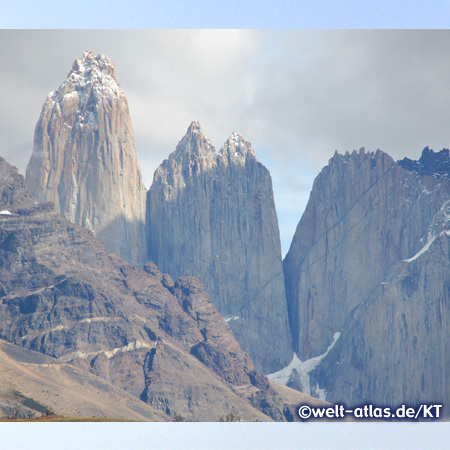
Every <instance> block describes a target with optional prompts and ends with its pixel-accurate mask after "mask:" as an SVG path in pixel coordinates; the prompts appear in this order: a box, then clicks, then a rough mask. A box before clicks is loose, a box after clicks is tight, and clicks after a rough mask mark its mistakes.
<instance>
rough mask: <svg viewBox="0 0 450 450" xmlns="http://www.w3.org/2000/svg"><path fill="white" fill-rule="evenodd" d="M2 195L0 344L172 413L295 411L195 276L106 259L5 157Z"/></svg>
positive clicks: (246, 415)
mask: <svg viewBox="0 0 450 450" xmlns="http://www.w3.org/2000/svg"><path fill="white" fill-rule="evenodd" d="M0 193H1V198H2V203H1V204H0V210H1V211H2V214H0V280H1V281H0V339H4V340H6V341H8V342H10V343H14V344H16V345H18V346H21V347H24V348H26V349H29V350H33V351H37V352H40V353H43V354H45V355H48V356H50V357H52V358H55V362H56V363H58V364H66V363H70V364H71V365H74V366H77V368H78V369H81V370H85V371H87V372H90V373H91V374H94V375H97V376H99V377H101V378H102V379H104V380H105V381H106V382H108V383H110V384H112V385H114V386H115V387H117V388H120V389H122V390H124V391H126V392H127V393H128V394H131V395H133V396H135V397H136V398H138V399H140V400H142V401H144V402H146V403H148V404H149V405H151V406H152V407H153V408H154V409H156V410H158V411H159V413H160V415H161V417H166V418H167V419H169V418H173V417H175V416H176V415H181V416H182V417H184V418H185V419H190V420H218V418H219V417H221V416H223V415H224V414H226V413H227V412H230V411H233V412H235V414H237V415H239V416H240V417H241V418H242V419H244V420H255V419H256V420H270V419H269V416H270V417H271V418H273V419H276V420H286V417H292V414H293V410H294V405H293V403H292V402H291V401H290V400H289V398H288V397H289V396H288V395H286V393H285V392H283V391H281V393H278V392H277V390H276V386H275V385H273V384H271V383H270V382H269V381H268V380H267V378H265V377H264V375H262V374H261V373H259V372H257V371H255V368H254V366H253V363H252V361H251V360H250V358H249V357H248V355H246V354H245V353H244V352H243V351H242V350H241V349H240V346H239V344H238V343H237V342H236V340H235V339H234V336H233V333H232V331H231V330H230V328H229V327H228V325H227V324H226V323H225V321H224V320H223V318H222V317H221V316H220V315H219V313H218V312H217V310H216V308H215V307H214V306H213V305H212V303H211V302H210V300H209V297H208V296H207V295H206V293H205V290H204V287H203V285H202V284H201V283H200V281H199V280H198V279H195V278H192V277H184V278H180V279H178V280H177V281H175V282H174V281H173V280H172V279H171V278H170V277H169V276H168V275H165V274H163V273H161V272H160V271H159V269H158V268H157V267H156V266H155V265H154V264H146V265H145V270H144V271H141V270H138V269H136V267H135V266H133V265H131V264H129V263H126V262H124V261H123V260H121V259H120V258H118V257H117V256H115V255H110V254H108V253H107V252H106V251H105V249H104V246H103V245H102V243H101V242H100V241H98V240H97V239H95V238H94V237H93V235H92V233H91V232H90V231H89V230H87V229H85V228H82V227H79V226H77V225H74V224H72V223H70V222H68V221H67V220H66V219H65V218H64V217H62V216H61V215H59V214H56V213H55V212H54V211H53V210H52V208H53V204H51V203H44V204H42V203H39V202H36V201H35V200H34V199H33V198H32V197H31V196H30V194H29V193H27V191H26V190H25V183H24V179H23V177H21V176H20V175H18V174H17V170H16V169H14V168H12V167H11V166H9V165H8V164H7V163H6V162H5V161H4V160H0ZM5 193H7V194H5ZM274 386H275V387H274ZM255 407H257V408H258V409H259V410H258V409H255ZM261 411H264V413H263V412H261Z"/></svg>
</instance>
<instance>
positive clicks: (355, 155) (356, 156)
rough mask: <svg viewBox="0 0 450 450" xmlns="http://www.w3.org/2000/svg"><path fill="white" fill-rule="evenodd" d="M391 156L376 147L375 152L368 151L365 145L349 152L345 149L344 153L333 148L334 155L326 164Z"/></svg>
mask: <svg viewBox="0 0 450 450" xmlns="http://www.w3.org/2000/svg"><path fill="white" fill-rule="evenodd" d="M385 157H388V158H391V157H390V156H389V155H388V154H387V153H385V152H383V151H382V150H380V149H377V151H376V152H370V151H369V152H368V151H366V148H365V147H361V148H360V149H359V150H358V151H357V150H353V151H352V152H351V153H350V152H349V151H348V150H347V151H346V152H345V153H344V154H341V153H339V150H335V152H334V155H333V156H332V157H331V158H330V160H329V161H328V164H329V165H331V164H334V163H337V162H344V163H347V162H349V161H354V160H358V161H362V160H365V159H377V158H385ZM391 159H392V158H391Z"/></svg>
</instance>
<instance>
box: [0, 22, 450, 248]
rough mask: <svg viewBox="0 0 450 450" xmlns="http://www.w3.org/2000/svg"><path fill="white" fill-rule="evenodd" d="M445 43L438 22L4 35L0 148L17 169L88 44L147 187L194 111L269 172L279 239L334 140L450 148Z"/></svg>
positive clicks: (405, 150)
mask: <svg viewBox="0 0 450 450" xmlns="http://www.w3.org/2000/svg"><path fill="white" fill-rule="evenodd" d="M449 38H450V31H448V30H441V31H430V30H414V31H367V30H362V31H352V30H337V31H333V30H331V31H321V30H318V31H314V30H287V31H270V30H100V31H98V30H92V31H91V30H66V31H12V30H11V31H5V30H3V31H0V44H1V45H0V96H1V98H2V106H1V108H0V133H1V136H2V150H1V151H0V154H1V155H2V156H5V157H6V158H7V159H8V160H10V162H11V163H13V164H16V165H18V166H19V169H20V170H21V172H22V173H24V171H25V165H26V161H27V160H28V159H29V157H30V155H31V142H32V139H33V132H34V125H35V123H36V121H37V119H38V116H39V113H40V110H41V107H42V104H43V102H44V100H45V98H46V95H47V93H48V92H49V91H52V90H54V89H56V88H57V87H58V86H59V85H60V84H61V83H62V81H63V80H64V79H65V77H66V76H67V73H68V72H69V70H70V68H71V66H72V63H73V61H74V59H75V58H78V57H80V56H81V54H82V53H83V51H84V50H86V49H92V50H94V51H95V52H97V53H103V54H106V55H108V56H109V57H110V58H111V59H112V60H113V61H114V62H115V64H116V67H117V73H118V77H119V81H120V83H121V87H122V88H123V90H124V91H125V94H126V95H127V97H128V101H129V105H130V112H131V117H132V122H133V127H134V131H135V139H136V147H137V152H138V160H139V162H140V165H141V167H142V172H143V176H144V182H145V184H146V186H147V187H148V186H149V185H150V183H151V180H152V177H153V171H154V170H155V169H156V167H157V166H158V165H159V164H160V163H161V162H162V160H163V159H164V158H167V156H168V155H169V154H170V153H171V152H172V151H173V150H174V149H175V147H176V145H177V143H178V141H179V140H180V139H181V138H182V136H183V135H184V133H185V131H186V129H187V127H188V126H189V123H190V122H191V121H192V120H199V121H200V123H201V124H202V128H203V131H204V132H205V134H206V135H207V136H208V137H209V138H210V139H211V141H212V144H213V145H214V146H215V147H216V148H220V147H221V145H222V144H223V143H224V142H225V140H226V139H227V138H228V136H229V135H230V133H231V132H232V131H237V132H240V133H242V134H243V135H244V137H245V138H246V139H247V140H249V141H251V142H252V144H253V146H254V148H255V150H256V154H257V157H258V158H259V159H260V160H261V161H262V162H263V163H265V164H266V166H267V167H268V168H269V170H270V171H271V173H272V178H273V180H274V191H275V198H276V202H277V205H278V207H279V209H280V228H281V230H282V234H283V236H285V237H284V239H285V241H287V240H288V237H287V236H289V235H292V234H293V229H292V228H294V226H293V225H286V224H288V223H290V224H294V223H296V222H298V220H299V219H300V215H301V212H302V210H303V209H304V206H305V204H306V201H307V198H308V195H309V191H310V188H311V183H312V179H313V178H314V176H315V175H317V173H318V172H319V171H320V169H321V168H322V167H323V166H324V165H325V164H327V162H328V159H329V158H330V157H331V156H332V155H333V153H334V150H335V149H338V150H339V151H340V152H345V151H346V150H349V151H351V150H353V149H359V148H360V147H362V146H365V147H366V149H367V150H370V151H375V150H376V149H377V148H380V149H381V150H383V151H386V152H387V153H389V154H390V155H391V156H393V157H394V158H396V159H399V158H403V157H404V156H409V157H411V158H417V157H418V156H419V155H420V152H421V150H422V148H424V147H425V146H427V145H428V146H430V147H432V148H434V149H435V150H440V149H441V148H443V147H449V146H450V128H449V127H448V123H450V120H449V119H450V117H449V116H450V108H449V107H448V106H449V104H450V83H449V82H448V80H449V79H450V64H449V63H448V57H447V56H448V54H450V39H449ZM296 179H298V180H300V181H299V182H296V181H295V180H296ZM295 199H298V201H297V202H296V201H295ZM283 247H284V250H286V247H287V244H286V243H284V244H283Z"/></svg>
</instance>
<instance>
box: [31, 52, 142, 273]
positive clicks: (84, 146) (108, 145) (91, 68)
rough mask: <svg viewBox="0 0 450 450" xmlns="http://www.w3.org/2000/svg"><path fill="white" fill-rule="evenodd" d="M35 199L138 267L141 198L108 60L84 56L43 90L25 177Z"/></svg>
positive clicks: (127, 123)
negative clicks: (54, 87)
mask: <svg viewBox="0 0 450 450" xmlns="http://www.w3.org/2000/svg"><path fill="white" fill-rule="evenodd" d="M26 184H27V188H28V189H29V190H30V191H31V193H32V194H33V195H34V196H35V197H37V198H38V199H39V200H40V201H52V202H54V203H55V209H56V211H57V212H59V213H61V214H63V215H64V216H65V217H66V218H67V219H68V220H70V221H71V222H73V223H76V224H78V225H82V226H84V227H86V228H88V229H90V230H92V231H93V232H94V235H95V236H96V237H98V238H99V239H100V240H101V241H102V242H103V243H104V244H105V247H106V249H107V250H108V251H110V252H112V253H116V254H118V255H119V256H121V257H122V258H124V259H126V260H128V261H130V262H132V263H134V264H138V265H142V264H143V263H144V261H145V247H146V244H145V225H144V222H145V194H146V190H145V187H144V185H143V183H142V180H141V174H140V169H139V167H138V164H137V161H136V151H135V146H134V134H133V129H132V126H131V120H130V114H129V110H128V103H127V99H126V97H125V94H124V93H123V91H122V90H121V88H120V86H119V82H118V79H117V75H116V69H115V66H114V64H113V62H112V61H111V60H110V59H109V58H107V57H106V56H103V55H97V56H95V55H94V53H93V52H85V53H84V54H83V56H82V58H80V59H77V60H76V61H75V62H74V64H73V67H72V70H71V71H70V73H69V75H68V76H67V79H66V80H65V81H64V82H63V83H62V84H61V86H60V87H59V88H58V89H57V90H56V91H54V92H51V93H50V94H49V95H48V97H47V100H46V101H45V104H44V106H43V108H42V112H41V115H40V117H39V120H38V122H37V125H36V129H35V136H34V147H33V154H32V157H31V160H30V162H29V164H28V167H27V174H26Z"/></svg>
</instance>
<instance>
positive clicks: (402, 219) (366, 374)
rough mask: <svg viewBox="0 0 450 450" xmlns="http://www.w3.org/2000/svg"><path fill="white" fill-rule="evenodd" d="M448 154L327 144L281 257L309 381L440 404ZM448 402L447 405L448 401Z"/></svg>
mask: <svg viewBox="0 0 450 450" xmlns="http://www.w3.org/2000/svg"><path fill="white" fill-rule="evenodd" d="M449 167H450V158H449V151H448V150H446V149H444V150H442V151H441V152H439V153H434V152H433V151H431V150H429V149H428V148H426V149H425V150H424V151H423V154H422V157H421V158H420V160H419V161H411V160H409V159H405V160H402V161H398V162H395V161H394V160H393V159H392V158H391V157H390V156H388V155H387V154H385V153H383V152H381V151H377V152H376V153H366V152H365V151H364V149H361V150H360V151H359V152H353V153H352V154H349V153H347V154H345V155H339V154H335V155H334V156H333V158H332V159H331V160H330V162H329V164H328V166H327V167H325V168H324V169H323V170H322V172H321V173H320V174H319V176H318V177H317V178H316V180H315V182H314V186H313V189H312V193H311V197H310V200H309V202H308V205H307V207H306V211H305V213H304V214H303V217H302V219H301V221H300V223H299V225H298V227H297V230H296V233H295V236H294V239H293V242H292V245H291V248H290V250H289V253H288V255H287V256H286V258H285V261H284V268H285V277H286V287H287V289H286V290H287V298H288V306H289V311H290V319H291V329H292V331H293V335H294V342H295V343H296V348H297V352H298V355H299V357H300V359H309V358H312V357H316V356H318V355H321V354H324V353H325V352H326V350H327V348H328V347H329V345H330V344H331V343H332V341H333V339H334V336H335V333H341V334H340V337H339V338H338V339H337V342H335V345H334V346H333V347H332V348H331V349H330V350H329V352H328V353H327V354H326V356H325V357H324V358H323V360H322V361H321V363H320V364H319V365H318V366H317V368H316V370H315V371H314V372H312V374H311V384H312V385H313V386H315V385H317V386H318V387H320V389H322V390H325V391H326V393H327V395H326V398H327V400H330V401H339V402H345V403H347V404H349V405H355V404H361V403H364V402H371V403H376V404H380V405H399V404H402V403H409V404H419V403H427V402H428V403H429V402H436V403H439V404H442V403H443V404H444V405H445V404H446V403H447V404H448V402H449V400H450V389H449V388H448V386H447V383H446V382H445V380H446V377H447V373H449V371H450V359H449V356H448V351H447V346H448V341H449V337H450V336H449V325H450V323H449V322H448V320H449V319H448V317H449V316H448V309H449V282H450V265H449V247H448V246H449V234H450V209H449V208H450V206H449V205H450V171H449ZM447 414H448V413H447Z"/></svg>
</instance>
